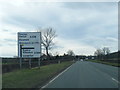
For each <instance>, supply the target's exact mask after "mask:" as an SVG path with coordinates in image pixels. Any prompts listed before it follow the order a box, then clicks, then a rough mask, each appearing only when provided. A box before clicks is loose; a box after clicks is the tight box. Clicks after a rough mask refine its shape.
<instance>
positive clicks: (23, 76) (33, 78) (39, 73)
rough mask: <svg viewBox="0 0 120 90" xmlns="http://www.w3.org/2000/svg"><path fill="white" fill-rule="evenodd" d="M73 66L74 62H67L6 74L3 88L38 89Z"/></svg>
mask: <svg viewBox="0 0 120 90" xmlns="http://www.w3.org/2000/svg"><path fill="white" fill-rule="evenodd" d="M71 64H73V62H72V61H67V62H62V63H60V64H50V65H46V66H41V68H40V69H39V68H33V69H22V70H18V71H14V72H9V73H4V74H3V77H2V81H3V83H2V85H3V88H37V87H40V86H42V85H43V84H44V83H46V81H48V80H50V78H52V77H54V76H55V75H57V74H58V73H59V72H61V71H62V70H64V69H65V68H67V67H68V66H70V65H71Z"/></svg>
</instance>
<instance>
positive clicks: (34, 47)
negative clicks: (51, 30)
mask: <svg viewBox="0 0 120 90" xmlns="http://www.w3.org/2000/svg"><path fill="white" fill-rule="evenodd" d="M40 56H41V32H18V57H22V58H39V57H40Z"/></svg>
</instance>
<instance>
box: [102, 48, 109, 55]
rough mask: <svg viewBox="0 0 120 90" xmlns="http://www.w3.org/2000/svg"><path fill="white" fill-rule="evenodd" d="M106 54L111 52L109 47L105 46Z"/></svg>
mask: <svg viewBox="0 0 120 90" xmlns="http://www.w3.org/2000/svg"><path fill="white" fill-rule="evenodd" d="M103 52H104V55H107V54H109V53H110V49H109V48H108V47H104V48H103Z"/></svg>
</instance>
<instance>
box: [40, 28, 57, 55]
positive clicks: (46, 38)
mask: <svg viewBox="0 0 120 90" xmlns="http://www.w3.org/2000/svg"><path fill="white" fill-rule="evenodd" d="M40 31H41V32H42V45H43V47H44V48H45V51H46V55H47V56H48V57H50V55H49V50H50V49H52V48H53V46H54V43H53V40H54V38H55V37H56V36H57V35H56V31H55V30H54V29H53V28H51V27H49V28H46V29H44V30H40Z"/></svg>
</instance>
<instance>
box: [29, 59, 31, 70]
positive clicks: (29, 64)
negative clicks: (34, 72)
mask: <svg viewBox="0 0 120 90" xmlns="http://www.w3.org/2000/svg"><path fill="white" fill-rule="evenodd" d="M29 68H31V58H30V59H29Z"/></svg>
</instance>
